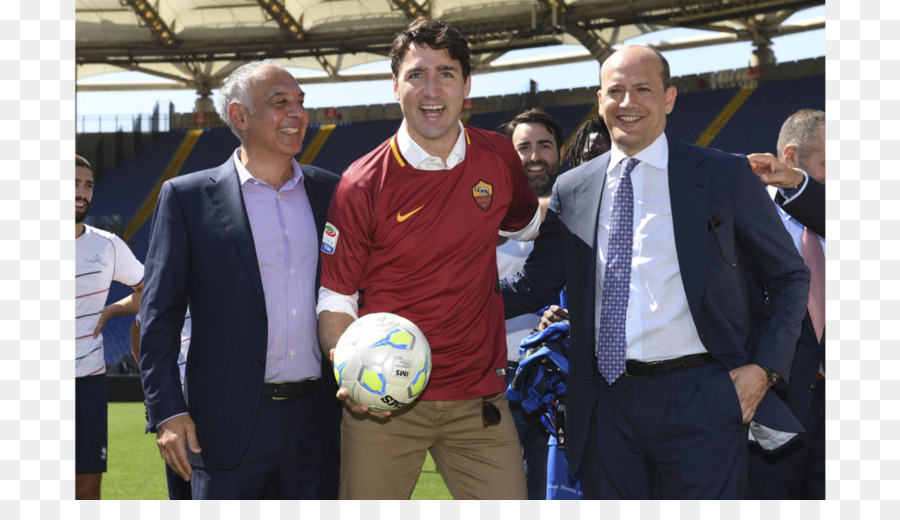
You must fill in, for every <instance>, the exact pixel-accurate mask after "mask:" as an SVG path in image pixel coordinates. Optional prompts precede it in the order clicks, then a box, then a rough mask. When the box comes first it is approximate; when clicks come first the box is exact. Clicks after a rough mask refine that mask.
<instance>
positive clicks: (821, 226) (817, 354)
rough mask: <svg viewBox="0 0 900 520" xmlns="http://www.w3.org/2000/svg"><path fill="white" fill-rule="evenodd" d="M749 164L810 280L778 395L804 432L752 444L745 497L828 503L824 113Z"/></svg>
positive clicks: (791, 125)
mask: <svg viewBox="0 0 900 520" xmlns="http://www.w3.org/2000/svg"><path fill="white" fill-rule="evenodd" d="M748 159H750V163H751V165H753V169H754V172H755V173H757V174H758V175H759V176H760V179H761V180H762V181H763V182H765V183H766V184H768V185H769V186H770V187H769V192H770V193H771V194H772V195H773V197H774V200H775V203H776V205H777V206H778V208H779V210H778V211H779V214H780V215H781V218H782V220H783V221H784V227H785V229H787V231H788V233H790V234H791V238H792V239H793V241H794V246H795V247H796V249H797V250H798V251H800V252H801V254H802V255H803V258H804V261H806V262H807V266H808V267H809V270H810V277H811V281H810V290H809V299H808V307H809V312H808V313H807V315H806V317H805V318H804V320H803V328H802V329H801V332H800V339H799V341H798V343H797V350H796V351H795V353H794V362H793V366H792V367H791V384H790V385H788V386H787V388H782V389H779V390H778V393H779V395H780V396H781V397H782V398H783V399H784V402H785V404H787V405H788V407H789V408H790V409H791V412H793V414H794V416H796V417H797V419H798V420H799V421H800V423H801V424H802V425H803V428H804V429H805V430H806V433H804V434H802V435H801V436H800V438H798V439H797V442H793V443H791V444H790V445H789V446H787V447H785V448H784V449H781V450H777V451H775V452H768V451H765V450H763V449H761V448H760V447H759V446H757V445H751V446H750V483H749V485H750V487H749V497H748V498H751V499H761V500H800V499H811V500H825V272H824V267H825V264H824V260H825V189H824V187H825V112H823V111H821V110H810V109H806V110H800V111H798V112H796V113H794V114H792V115H791V116H790V117H788V118H787V120H785V122H784V124H783V125H782V127H781V131H780V132H779V135H778V160H776V159H775V158H774V157H773V156H771V155H769V154H764V155H761V154H753V155H751V156H749V157H748ZM757 298H758V299H759V301H763V300H764V298H765V295H764V294H761V292H759V293H757Z"/></svg>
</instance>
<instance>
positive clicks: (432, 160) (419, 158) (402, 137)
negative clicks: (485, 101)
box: [397, 119, 466, 170]
mask: <svg viewBox="0 0 900 520" xmlns="http://www.w3.org/2000/svg"><path fill="white" fill-rule="evenodd" d="M397 148H399V150H400V153H401V154H402V155H403V157H405V158H406V160H407V162H409V164H410V166H412V167H413V168H416V169H418V170H450V169H452V168H454V167H455V166H456V165H457V164H459V163H461V162H463V160H464V159H465V158H466V129H465V128H464V127H463V124H462V121H459V137H457V138H456V144H454V145H453V149H452V150H451V151H450V155H448V156H447V164H444V161H443V159H441V158H440V157H436V156H434V155H430V154H429V153H428V152H426V151H425V150H424V149H423V148H422V147H421V146H419V145H418V143H416V142H415V141H413V140H412V137H410V135H409V131H408V130H407V129H406V120H405V119H404V120H403V123H402V124H401V125H400V130H398V131H397Z"/></svg>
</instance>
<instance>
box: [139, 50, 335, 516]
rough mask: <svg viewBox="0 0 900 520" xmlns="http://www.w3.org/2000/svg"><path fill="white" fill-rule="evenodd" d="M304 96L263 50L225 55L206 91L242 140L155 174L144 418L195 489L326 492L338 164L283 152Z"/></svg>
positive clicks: (202, 494)
mask: <svg viewBox="0 0 900 520" xmlns="http://www.w3.org/2000/svg"><path fill="white" fill-rule="evenodd" d="M303 102H304V93H303V90H301V89H300V87H299V86H298V85H297V81H296V79H295V78H294V77H293V76H292V75H291V74H290V73H289V72H288V71H287V70H285V69H284V68H283V67H281V66H280V65H278V64H277V63H275V62H272V61H262V62H252V63H248V64H245V65H243V66H241V67H240V68H238V69H236V70H235V71H234V72H233V73H232V74H231V75H230V76H229V77H228V79H227V80H226V81H225V83H224V84H223V86H222V88H221V90H220V94H219V99H218V100H217V104H218V110H219V114H220V116H221V117H222V119H223V120H225V121H226V122H227V123H228V125H229V126H230V127H231V129H232V131H233V132H234V133H235V134H236V135H237V136H238V138H239V139H240V142H241V146H240V147H239V148H238V149H237V150H235V152H234V154H232V156H231V157H229V159H228V160H227V161H226V162H225V164H223V165H221V166H219V167H217V168H213V169H210V170H205V171H201V172H197V173H193V174H190V175H184V176H181V177H177V178H175V179H172V180H170V181H167V182H166V183H165V184H164V185H163V188H162V192H161V193H160V196H159V200H158V202H157V206H156V210H155V212H154V215H153V222H152V227H151V234H150V246H149V251H148V253H147V262H146V266H147V267H146V272H147V282H146V285H145V287H146V288H145V298H144V300H143V306H142V308H141V318H142V325H143V327H142V330H141V352H140V354H141V379H142V383H143V387H144V395H145V398H146V404H147V413H148V422H147V430H148V431H156V434H157V445H158V446H159V450H160V454H161V456H162V458H163V460H165V461H166V463H167V464H168V465H169V466H170V467H171V468H172V469H173V470H174V471H175V472H176V473H178V474H179V475H180V476H181V477H182V478H184V479H185V480H190V482H191V490H192V493H193V498H195V499H204V498H209V499H260V498H276V499H313V498H336V494H337V475H338V473H337V471H338V470H337V466H338V460H339V459H335V457H336V456H337V453H336V444H334V443H335V441H336V440H337V438H336V437H333V436H336V435H338V434H339V433H338V432H339V425H338V423H337V421H339V418H340V404H339V402H338V401H337V400H336V399H335V397H334V395H335V393H336V391H337V389H336V387H332V388H329V387H328V384H329V383H332V384H333V383H334V378H333V377H332V376H331V370H330V368H328V367H326V365H323V363H322V356H321V350H320V348H319V344H318V340H317V336H316V334H317V332H316V329H317V325H316V314H315V306H316V293H317V290H318V285H319V256H318V244H319V237H320V236H321V235H322V232H323V229H324V225H325V215H326V212H327V210H328V205H329V202H330V200H331V195H332V192H333V190H334V187H335V185H336V184H337V181H338V177H337V176H336V175H334V174H332V173H329V172H326V171H324V170H321V169H318V168H314V167H310V166H302V167H301V166H300V165H299V164H297V161H296V160H295V159H294V156H295V155H296V154H298V153H299V152H300V150H301V148H302V144H303V137H304V135H305V133H306V127H307V124H308V122H309V115H308V114H307V112H306V109H305V108H304V106H303ZM188 302H190V308H191V316H192V318H191V319H192V322H193V331H192V342H191V348H190V351H189V353H188V358H187V367H186V373H185V393H184V394H183V393H182V390H181V383H180V381H179V371H178V366H177V358H178V353H179V350H180V346H179V343H180V331H181V328H182V324H183V321H184V316H185V311H186V310H187V306H188ZM186 448H187V449H186Z"/></svg>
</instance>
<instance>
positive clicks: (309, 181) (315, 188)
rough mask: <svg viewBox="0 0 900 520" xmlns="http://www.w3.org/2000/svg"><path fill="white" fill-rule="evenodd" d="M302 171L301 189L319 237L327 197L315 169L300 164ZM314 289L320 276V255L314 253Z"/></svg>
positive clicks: (326, 207)
mask: <svg viewBox="0 0 900 520" xmlns="http://www.w3.org/2000/svg"><path fill="white" fill-rule="evenodd" d="M300 170H301V171H303V189H304V190H305V191H306V198H307V199H309V207H310V208H311V209H312V214H313V220H314V221H315V223H316V233H317V236H319V237H321V236H322V233H323V232H324V231H325V219H326V218H327V216H328V203H329V202H330V197H328V194H327V192H326V191H325V189H324V188H325V187H324V186H323V184H322V182H321V181H320V180H319V177H318V176H317V175H316V172H315V170H313V169H311V168H309V167H307V166H304V165H302V164H301V165H300ZM316 261H317V264H316V289H318V288H319V282H320V279H321V276H322V255H321V254H317V255H316Z"/></svg>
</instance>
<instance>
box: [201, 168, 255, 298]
mask: <svg viewBox="0 0 900 520" xmlns="http://www.w3.org/2000/svg"><path fill="white" fill-rule="evenodd" d="M210 181H211V182H210V183H209V184H208V185H207V186H206V193H207V194H208V195H209V200H210V204H211V205H212V207H213V210H214V211H215V212H216V217H217V218H218V220H219V222H221V223H222V229H224V230H225V233H226V234H228V236H230V237H231V239H232V240H233V241H234V245H235V247H236V248H237V251H238V256H239V257H240V258H241V261H242V262H243V263H244V266H245V267H246V268H247V272H248V274H249V275H250V278H251V280H252V281H253V285H254V287H256V291H257V292H258V293H259V297H260V298H261V299H262V300H263V301H265V300H266V296H265V293H264V292H263V286H262V277H261V276H260V274H259V262H258V260H257V259H256V246H255V245H254V243H253V232H252V231H251V230H250V220H249V219H248V218H247V211H246V210H245V209H244V198H243V196H242V195H241V186H240V183H239V181H238V176H237V170H236V169H235V167H234V163H233V162H232V161H231V160H230V159H229V162H227V163H226V164H224V165H223V166H222V167H220V168H219V170H218V171H217V172H216V174H215V175H213V176H210Z"/></svg>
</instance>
